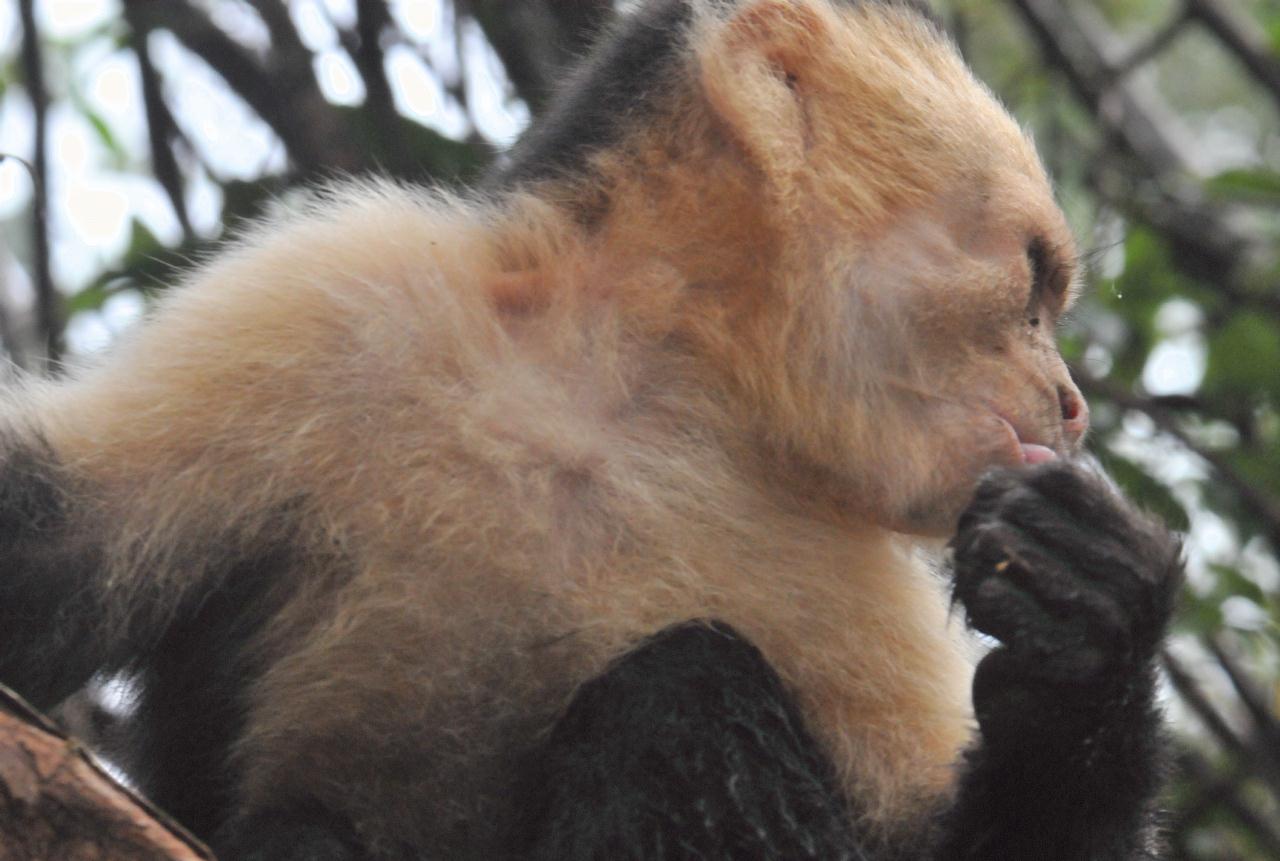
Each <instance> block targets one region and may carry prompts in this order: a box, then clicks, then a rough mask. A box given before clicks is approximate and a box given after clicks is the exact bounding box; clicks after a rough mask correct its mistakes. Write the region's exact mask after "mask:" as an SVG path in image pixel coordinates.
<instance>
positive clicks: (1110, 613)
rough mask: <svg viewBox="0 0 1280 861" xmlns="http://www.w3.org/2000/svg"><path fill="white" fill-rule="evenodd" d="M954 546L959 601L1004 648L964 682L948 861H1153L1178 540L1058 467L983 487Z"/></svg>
mask: <svg viewBox="0 0 1280 861" xmlns="http://www.w3.org/2000/svg"><path fill="white" fill-rule="evenodd" d="M952 546H953V548H954V551H955V569H956V572H955V596H956V598H957V599H958V600H959V601H961V602H962V603H963V604H964V606H965V610H966V612H967V614H968V617H969V620H970V622H971V624H972V625H973V626H974V627H976V628H977V629H978V630H980V631H983V632H985V633H987V634H990V635H991V636H993V637H995V638H996V639H998V640H1000V641H1001V643H1002V645H1001V646H1000V647H999V648H997V649H996V650H995V651H993V652H992V653H991V654H990V655H988V656H987V657H986V658H985V659H984V660H983V661H982V663H981V664H980V665H979V667H978V672H977V676H976V679H975V681H974V690H973V701H974V708H975V711H976V713H977V716H978V724H979V726H980V728H981V732H982V744H981V745H980V746H979V747H977V748H975V749H974V750H973V751H972V752H971V753H970V754H969V756H968V764H969V768H968V770H967V772H966V774H965V776H964V779H963V781H962V783H961V792H960V795H959V800H958V802H957V804H956V807H955V809H954V811H953V812H952V814H951V816H950V820H949V823H948V832H949V837H948V844H947V846H948V849H947V852H946V853H945V856H944V857H948V858H975V859H977V858H1043V859H1056V858H1063V859H1091V861H1111V859H1133V858H1142V857H1148V856H1147V855H1146V852H1147V851H1148V849H1149V848H1150V846H1151V844H1152V838H1153V834H1152V830H1153V829H1152V823H1151V815H1150V807H1151V804H1152V803H1153V800H1154V797H1155V794H1156V792H1157V791H1158V789H1159V786H1160V782H1161V763H1162V762H1163V756H1162V741H1163V738H1162V732H1161V723H1160V717H1159V714H1158V712H1157V709H1156V706H1155V667H1154V663H1155V653H1156V650H1157V647H1158V646H1159V644H1160V642H1161V639H1162V638H1163V636H1164V634H1165V629H1166V626H1167V624H1168V621H1169V617H1170V614H1171V613H1172V608H1173V603H1174V597H1175V595H1176V593H1177V589H1178V586H1179V585H1180V583H1181V571H1182V568H1181V561H1180V547H1179V544H1178V542H1177V541H1176V540H1175V539H1174V538H1173V537H1172V536H1171V535H1170V534H1169V532H1168V530H1166V529H1165V528H1164V527H1163V526H1161V525H1159V524H1158V523H1156V522H1155V521H1153V520H1150V519H1148V518H1146V517H1144V516H1142V515H1140V514H1138V513H1137V512H1135V511H1134V510H1133V509H1132V508H1131V507H1130V506H1129V505H1128V504H1127V503H1126V502H1125V501H1124V500H1123V499H1121V498H1120V496H1119V495H1118V494H1117V493H1116V492H1115V491H1114V490H1112V489H1111V487H1110V485H1109V484H1108V483H1107V481H1106V480H1105V479H1104V478H1103V477H1101V475H1100V474H1098V473H1096V472H1095V471H1093V470H1092V469H1091V468H1089V467H1084V466H1080V465H1077V464H1071V463H1067V462H1054V463H1050V464H1045V465H1042V466H1039V467H1036V468H1034V469H1030V470H1019V471H1002V472H997V473H995V474H993V475H991V476H989V477H988V478H987V479H986V480H985V481H984V482H983V483H982V484H981V486H980V487H979V488H978V491H977V495H976V496H975V498H974V501H973V503H972V504H971V505H970V507H969V509H968V511H966V512H965V514H964V516H963V517H962V518H961V520H960V527H959V530H958V532H957V534H956V537H955V539H954V540H953V542H952Z"/></svg>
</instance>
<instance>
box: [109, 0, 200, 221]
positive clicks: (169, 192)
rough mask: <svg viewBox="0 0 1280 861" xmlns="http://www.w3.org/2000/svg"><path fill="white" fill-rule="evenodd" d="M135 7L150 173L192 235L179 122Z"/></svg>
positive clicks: (132, 25) (134, 36) (134, 42)
mask: <svg viewBox="0 0 1280 861" xmlns="http://www.w3.org/2000/svg"><path fill="white" fill-rule="evenodd" d="M133 8H136V7H132V6H131V7H126V8H125V19H126V20H128V21H129V23H130V29H131V33H130V43H131V45H132V47H133V51H134V54H136V55H137V57H138V75H139V77H140V79H141V82H142V107H143V110H144V111H145V112H146V117H147V142H148V145H149V146H150V149H151V172H152V173H153V174H154V175H155V178H156V181H157V182H159V183H160V187H161V188H162V189H164V193H165V196H166V197H168V198H169V205H170V206H172V207H173V213H174V215H175V216H176V217H177V219H178V224H179V225H181V226H182V232H183V235H185V236H190V235H191V219H190V218H189V217H188V215H187V204H186V197H185V195H184V194H183V189H182V186H183V183H182V172H181V171H180V170H179V169H178V161H177V159H176V158H174V154H173V140H174V138H175V136H176V133H177V125H176V124H175V123H174V121H173V114H171V113H169V106H168V105H167V104H166V103H165V101H164V96H163V94H162V93H161V91H160V76H159V75H158V74H157V73H156V67H155V65H154V64H153V63H152V62H151V49H150V47H149V46H148V37H149V36H150V35H151V33H150V31H149V30H147V29H145V28H144V26H142V25H140V24H135V23H134V20H133V19H134V18H135V17H136V15H135V14H134V13H133V12H131V9H133Z"/></svg>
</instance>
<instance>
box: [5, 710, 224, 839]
mask: <svg viewBox="0 0 1280 861" xmlns="http://www.w3.org/2000/svg"><path fill="white" fill-rule="evenodd" d="M0 858H2V859H4V861H48V859H60V861H81V859H83V861H93V859H103V858H110V859H112V861H213V855H212V853H210V852H209V850H208V849H206V848H205V847H204V846H203V845H202V844H201V843H200V842H199V841H198V840H196V839H195V838H194V837H192V836H191V835H190V834H188V833H187V832H186V831H185V830H183V829H182V828H181V827H180V826H179V825H178V824H177V823H175V822H173V820H171V819H169V818H168V817H167V816H165V814H163V813H161V812H160V811H159V810H157V809H155V808H154V807H152V806H151V805H150V804H148V803H147V802H146V801H144V800H143V799H142V798H140V797H139V796H138V795H136V794H135V793H133V792H131V791H130V790H128V789H126V788H125V787H123V786H121V785H120V784H119V783H118V782H116V780H115V779H114V778H112V777H111V775H109V774H108V773H107V772H106V771H104V770H103V769H102V768H101V767H100V766H99V765H98V764H97V763H96V762H95V761H94V760H93V758H92V757H90V756H89V755H88V754H87V753H86V752H85V749H84V747H82V746H81V745H80V744H79V743H77V742H75V741H74V740H72V739H70V738H68V737H67V736H66V735H65V734H63V733H62V732H61V731H59V730H58V729H57V727H55V726H54V725H53V724H52V723H50V722H49V721H48V720H47V719H46V718H44V717H43V716H42V715H40V714H39V713H38V712H36V711H35V710H34V709H32V708H31V706H29V705H27V704H26V703H25V702H24V701H23V700H22V698H21V697H19V696H18V695H17V694H15V693H13V692H12V691H10V690H9V689H8V688H5V687H3V686H0Z"/></svg>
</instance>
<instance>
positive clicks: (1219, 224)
mask: <svg viewBox="0 0 1280 861" xmlns="http://www.w3.org/2000/svg"><path fill="white" fill-rule="evenodd" d="M1012 3H1013V6H1014V8H1015V9H1017V11H1018V12H1019V13H1020V15H1021V16H1022V18H1023V20H1024V21H1025V22H1026V23H1027V26H1028V27H1029V29H1030V30H1031V33H1032V35H1033V36H1034V37H1035V39H1036V41H1037V42H1038V43H1039V45H1040V47H1041V50H1042V51H1043V53H1044V55H1045V57H1046V59H1047V60H1048V61H1049V62H1050V63H1051V64H1052V65H1053V66H1054V67H1055V68H1057V69H1059V70H1060V71H1061V72H1062V73H1063V75H1064V76H1065V77H1066V79H1067V81H1068V83H1069V84H1070V86H1071V88H1072V89H1073V90H1074V91H1075V92H1076V95H1077V96H1079V98H1080V99H1081V100H1082V101H1083V102H1084V103H1085V104H1086V105H1087V106H1088V107H1089V108H1090V110H1091V111H1092V112H1093V113H1094V115H1095V116H1096V117H1097V118H1098V120H1099V122H1100V123H1101V124H1102V126H1103V128H1104V129H1106V130H1108V131H1109V132H1110V133H1111V135H1112V136H1113V138H1114V140H1115V141H1116V142H1117V143H1118V144H1119V145H1120V146H1121V148H1122V150H1123V151H1124V152H1126V153H1127V154H1128V155H1129V156H1131V158H1132V161H1133V163H1134V166H1136V167H1138V169H1139V170H1141V171H1142V172H1144V173H1145V174H1146V175H1147V176H1149V177H1150V178H1152V179H1155V180H1158V181H1157V182H1155V183H1152V186H1153V188H1154V189H1155V190H1156V191H1157V193H1154V194H1146V195H1134V194H1127V193H1126V194H1124V195H1122V196H1118V195H1116V194H1114V193H1108V190H1107V189H1105V188H1103V189H1101V192H1102V193H1103V195H1104V196H1105V197H1108V198H1111V199H1115V198H1117V197H1120V201H1119V202H1120V204H1121V205H1122V206H1123V207H1124V208H1125V209H1129V210H1133V209H1136V210H1137V214H1138V215H1139V216H1140V217H1141V219H1142V220H1144V221H1146V222H1147V223H1148V224H1151V225H1153V226H1154V227H1156V228H1157V229H1159V230H1160V231H1161V232H1162V233H1164V234H1165V235H1166V236H1167V237H1168V239H1169V240H1170V241H1171V242H1172V243H1173V245H1174V248H1175V250H1176V252H1177V255H1178V261H1179V263H1180V264H1182V265H1183V266H1184V267H1186V268H1187V269H1188V270H1189V271H1192V272H1193V273H1194V274H1196V275H1199V276H1201V277H1204V278H1206V279H1208V280H1209V281H1210V283H1213V284H1215V285H1218V286H1219V287H1220V288H1221V289H1222V291H1223V292H1224V294H1227V295H1229V297H1230V298H1233V299H1238V298H1242V297H1245V296H1246V295H1247V291H1245V290H1244V288H1243V286H1242V285H1243V284H1244V283H1245V282H1247V281H1248V280H1250V279H1249V278H1247V277H1245V276H1244V275H1242V271H1243V270H1244V268H1245V265H1246V264H1247V262H1248V261H1249V260H1250V258H1251V256H1252V255H1251V252H1252V251H1254V250H1255V249H1256V248H1257V247H1258V246H1259V245H1260V244H1261V243H1260V242H1259V241H1258V240H1257V239H1255V238H1254V237H1252V236H1248V235H1246V234H1245V233H1243V232H1242V231H1240V230H1239V229H1237V228H1236V227H1235V226H1234V225H1233V224H1231V223H1230V221H1229V219H1228V218H1227V216H1226V214H1225V213H1224V211H1223V210H1221V209H1220V208H1216V207H1212V206H1209V205H1207V204H1205V203H1204V202H1203V201H1201V200H1198V199H1196V196H1195V195H1193V194H1190V193H1181V194H1175V193H1173V192H1171V191H1170V190H1169V188H1168V187H1167V186H1168V185H1169V181H1171V180H1175V179H1178V178H1180V177H1185V176H1187V175H1189V174H1190V173H1191V170H1190V166H1189V160H1188V157H1187V155H1186V153H1185V147H1184V146H1183V144H1182V142H1181V140H1180V138H1181V135H1180V134H1179V133H1178V132H1177V131H1174V130H1173V129H1172V128H1171V126H1172V125H1174V121H1173V120H1172V119H1171V118H1170V117H1169V116H1167V112H1166V111H1165V110H1164V109H1163V108H1162V106H1161V105H1159V103H1158V102H1157V101H1156V100H1155V99H1154V97H1153V96H1151V95H1150V94H1148V93H1145V92H1141V91H1140V90H1139V88H1137V87H1136V86H1134V85H1133V83H1132V82H1130V81H1128V80H1127V79H1125V78H1124V77H1123V76H1122V75H1121V74H1120V73H1121V72H1123V71H1124V69H1123V67H1122V66H1121V64H1120V63H1117V62H1113V61H1112V60H1111V59H1110V58H1109V57H1108V50H1107V46H1105V45H1104V44H1103V42H1104V34H1102V33H1100V32H1098V30H1097V28H1094V27H1090V26H1086V24H1085V23H1084V21H1083V20H1082V19H1081V18H1080V17H1079V16H1078V15H1077V14H1076V13H1075V12H1074V11H1073V9H1072V8H1069V7H1068V6H1067V5H1065V4H1062V3H1060V2H1059V0H1012ZM1277 307H1278V308H1280V305H1277Z"/></svg>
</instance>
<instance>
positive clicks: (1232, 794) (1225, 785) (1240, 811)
mask: <svg viewBox="0 0 1280 861" xmlns="http://www.w3.org/2000/svg"><path fill="white" fill-rule="evenodd" d="M1178 766H1179V768H1180V770H1181V771H1183V772H1185V773H1187V774H1188V775H1190V776H1191V777H1192V779H1193V780H1194V782H1195V784H1196V785H1197V786H1215V788H1216V789H1217V790H1218V794H1217V795H1216V796H1215V797H1213V798H1212V801H1213V802H1214V804H1215V805H1217V806H1220V807H1221V808H1222V809H1224V810H1226V811H1227V812H1228V813H1230V814H1231V815H1232V816H1234V817H1235V818H1236V820H1237V821H1239V822H1240V824H1241V825H1243V826H1244V827H1245V828H1246V829H1248V831H1249V834H1250V836H1252V837H1253V838H1254V839H1255V840H1256V841H1257V842H1258V843H1259V844H1260V845H1261V847H1262V849H1263V851H1265V852H1267V857H1270V858H1280V833H1278V832H1277V831H1276V828H1275V826H1274V825H1272V824H1271V822H1269V821H1268V820H1267V819H1266V818H1265V817H1263V816H1262V815H1260V814H1259V813H1257V812H1256V811H1255V810H1254V809H1253V808H1252V807H1250V806H1249V805H1248V804H1247V803H1245V801H1244V800H1243V799H1242V798H1241V797H1240V787H1239V785H1238V784H1237V783H1232V782H1218V783H1216V784H1215V775H1214V770H1213V767H1212V766H1211V765H1210V764H1209V762H1208V760H1206V759H1205V758H1204V756H1203V755H1202V754H1200V753H1197V752H1196V751H1194V750H1190V749H1183V750H1182V751H1181V752H1180V755H1179V757H1178ZM1202 809H1209V806H1208V805H1206V806H1205V808H1202ZM1189 821H1190V819H1189V817H1187V816H1186V815H1185V814H1184V817H1183V822H1182V823H1180V825H1181V827H1180V828H1179V829H1178V830H1182V829H1183V828H1185V823H1187V822H1189ZM1218 857H1221V856H1218Z"/></svg>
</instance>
